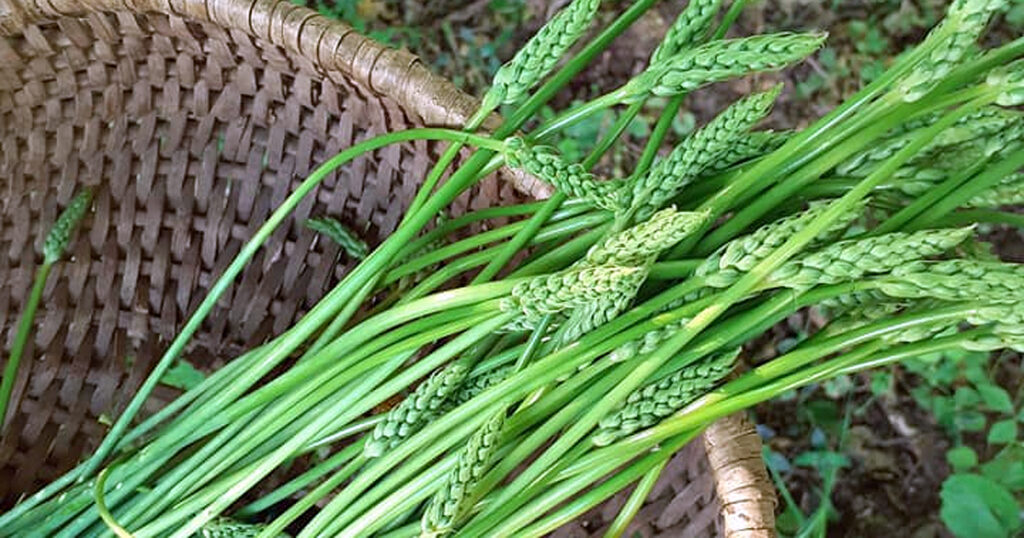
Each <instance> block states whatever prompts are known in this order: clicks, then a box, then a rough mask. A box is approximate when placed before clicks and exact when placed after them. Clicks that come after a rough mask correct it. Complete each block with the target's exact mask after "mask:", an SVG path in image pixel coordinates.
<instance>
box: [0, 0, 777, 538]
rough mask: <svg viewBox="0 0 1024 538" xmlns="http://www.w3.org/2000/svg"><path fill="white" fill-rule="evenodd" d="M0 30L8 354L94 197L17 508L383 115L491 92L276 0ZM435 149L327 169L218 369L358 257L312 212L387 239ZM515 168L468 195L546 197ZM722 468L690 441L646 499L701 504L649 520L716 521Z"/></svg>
mask: <svg viewBox="0 0 1024 538" xmlns="http://www.w3.org/2000/svg"><path fill="white" fill-rule="evenodd" d="M0 37H2V38H3V39H0V282H4V283H6V285H5V286H4V288H3V289H2V290H0V326H2V327H4V328H5V331H4V333H3V334H4V340H3V346H4V352H5V353H4V355H5V357H6V352H7V351H8V350H9V349H10V345H11V343H12V341H13V337H14V333H15V330H16V329H15V326H16V324H17V318H18V315H19V314H20V310H21V304H22V301H23V300H24V298H25V297H26V296H27V294H28V290H29V288H30V286H31V280H32V276H33V272H34V270H35V268H36V266H37V264H38V263H39V262H40V261H41V257H42V255H41V251H42V232H41V230H45V229H48V227H49V225H50V224H51V223H52V222H53V221H54V220H55V218H56V216H57V214H58V213H59V211H60V208H62V207H63V206H64V205H66V203H67V202H68V201H69V200H70V199H71V197H72V196H73V195H74V193H75V192H76V191H77V190H78V189H80V188H81V187H83V186H90V187H92V188H93V190H94V197H95V203H94V206H93V208H94V212H93V213H92V215H91V216H90V217H89V218H87V220H86V221H85V222H84V223H83V226H82V227H81V230H82V231H81V232H80V233H79V235H78V237H77V238H76V239H74V240H73V241H72V243H71V249H70V252H69V255H68V256H67V258H66V259H65V260H64V261H62V262H60V263H58V264H57V265H56V266H55V268H54V272H53V273H52V274H51V275H50V278H49V280H48V283H47V287H46V290H45V292H44V298H43V304H42V305H41V307H40V311H39V314H38V316H37V319H36V324H35V328H34V331H33V335H32V338H31V339H30V341H29V345H28V348H27V349H26V359H25V362H24V363H23V365H22V366H23V367H22V369H21V371H20V373H19V377H18V379H17V381H16V383H15V391H14V402H15V404H14V405H12V406H11V409H10V410H9V415H8V429H7V431H6V433H5V434H4V435H3V437H2V440H0V476H3V477H5V480H0V501H2V504H0V505H2V506H9V505H10V504H12V503H13V502H14V501H15V500H16V499H17V498H18V496H19V495H21V494H24V493H26V492H30V491H33V490H35V489H37V488H38V487H40V486H41V485H42V484H44V483H45V482H47V481H49V480H52V479H54V478H55V477H56V476H58V475H59V474H60V473H61V472H63V471H65V470H67V469H68V468H70V467H71V466H72V465H73V464H74V463H75V462H77V461H78V460H79V459H80V457H81V456H82V455H83V454H85V453H87V452H88V451H90V450H92V449H94V448H95V446H96V445H97V444H98V441H99V439H100V438H101V437H102V435H103V433H104V432H105V427H104V426H102V425H101V422H102V418H101V417H103V416H116V414H117V413H118V412H119V411H120V410H121V409H122V408H123V406H124V405H125V404H126V403H127V401H128V400H129V399H130V396H131V394H132V393H133V392H134V390H135V389H136V388H137V387H138V386H139V385H140V384H141V382H142V380H143V379H144V377H145V374H146V372H148V370H149V369H150V368H151V366H152V365H153V364H154V362H155V360H156V359H157V358H159V356H160V354H161V353H162V351H163V350H164V349H165V347H166V345H167V343H168V342H169V341H170V340H171V339H172V338H173V336H174V334H175V333H176V332H177V330H178V329H179V328H180V326H181V325H182V324H183V323H184V321H185V319H187V316H188V314H190V313H191V312H192V311H193V310H194V308H195V306H196V305H197V304H198V303H199V301H200V300H201V299H202V297H203V296H204V295H205V293H206V289H207V287H208V286H209V285H210V284H211V283H212V282H213V281H214V280H215V278H216V276H217V275H219V274H220V273H221V272H222V271H223V270H224V268H226V266H227V264H228V263H229V262H230V261H231V259H232V258H233V257H234V255H235V254H236V253H237V252H238V250H239V249H240V248H241V246H242V244H243V243H244V241H245V240H246V239H248V238H249V237H251V235H252V234H253V232H254V231H255V229H256V228H257V227H258V226H259V225H260V224H261V223H262V222H263V221H264V220H265V219H266V217H267V216H268V215H269V213H270V212H271V211H272V210H273V208H274V207H276V206H277V205H278V204H279V203H280V202H281V201H282V200H283V199H284V197H285V196H286V195H287V193H288V192H289V191H290V190H291V189H292V188H293V187H294V186H295V185H296V184H297V183H298V182H299V181H300V180H301V179H302V178H303V177H305V175H306V174H308V173H309V172H310V171H311V170H312V169H313V168H314V167H315V166H316V165H317V164H319V163H321V162H323V161H324V160H326V159H327V158H328V157H330V156H331V155H333V154H335V153H337V152H338V151H340V150H342V149H344V148H346V147H349V146H351V145H352V144H353V143H355V142H358V141H359V140H364V139H366V138H369V137H372V136H375V135H377V134H380V133H383V132H388V131H394V130H399V129H404V128H408V127H412V126H418V125H458V124H460V123H461V122H462V121H463V120H464V119H465V118H466V117H467V116H468V114H470V113H471V112H472V110H473V108H474V106H475V104H474V101H473V100H472V99H471V98H469V97H468V96H466V95H464V94H462V93H461V92H458V91H457V90H455V88H454V87H452V86H451V85H450V84H449V83H447V82H445V81H441V80H439V79H437V78H436V77H433V76H432V75H430V74H429V73H428V72H427V71H426V69H425V68H423V66H421V65H420V64H419V63H418V61H417V60H416V59H415V58H414V57H412V56H411V55H409V54H408V53H405V52H403V51H395V50H392V49H387V48H385V47H382V46H380V45H377V44H375V43H373V42H371V41H369V40H367V39H366V38H364V37H362V36H359V35H358V34H355V33H354V32H353V31H352V30H351V29H350V28H348V27H346V26H345V25H342V24H339V23H335V22H331V21H328V20H326V19H324V18H323V17H320V16H319V15H316V14H315V13H313V12H312V11H310V10H308V9H305V8H301V7H297V6H294V5H292V4H290V3H287V2H277V1H274V0H255V1H253V0H240V1H234V0H229V1H220V2H213V1H210V2H206V1H202V0H162V1H161V0H120V1H117V0H90V1H88V2H77V1H72V0H48V1H44V0H38V1H37V2H22V1H21V0H0ZM440 149H441V148H440V146H439V145H437V144H433V143H426V142H415V143H406V144H402V145H394V146H389V147H386V148H383V149H380V150H377V151H375V152H373V153H372V154H368V155H366V156H364V157H361V158H359V159H357V160H355V161H354V162H352V163H351V164H350V165H348V166H346V167H344V168H343V169H342V170H341V171H339V172H338V173H336V174H332V175H331V176H330V177H328V178H327V179H326V180H325V181H324V182H323V183H322V184H321V186H320V187H319V188H318V189H317V190H315V191H314V193H313V194H311V195H310V196H309V197H307V199H306V200H305V201H304V202H303V203H302V204H301V205H300V206H299V208H298V210H297V211H296V213H295V215H294V216H292V217H291V218H289V219H288V220H287V221H286V222H285V223H284V225H282V227H281V229H279V230H278V232H277V233H275V234H274V235H273V236H272V237H271V239H270V240H269V241H268V242H267V244H266V245H265V247H264V248H263V249H261V250H260V251H259V253H258V254H257V255H256V257H255V258H254V260H253V262H252V263H251V264H250V265H249V266H248V267H247V268H246V269H245V270H244V271H243V273H242V275H241V276H240V277H239V279H238V280H237V281H236V282H235V284H234V285H233V286H232V287H231V289H230V290H229V291H228V292H227V293H226V294H225V296H224V297H223V298H222V300H221V301H220V302H219V303H218V305H217V307H216V308H215V309H214V310H213V312H212V313H211V314H210V316H209V318H208V321H207V323H205V324H204V326H203V328H202V329H201V331H200V332H199V333H197V335H196V337H195V338H194V339H193V341H192V343H191V344H190V346H189V348H188V350H187V352H186V356H187V357H188V359H189V360H190V361H191V362H193V363H195V364H197V365H200V366H204V367H215V366H217V365H219V364H221V361H222V360H223V359H225V358H228V357H232V356H235V355H237V354H238V353H239V352H240V351H241V350H243V349H245V348H247V347H250V346H252V345H254V344H256V343H258V342H261V341H264V340H265V339H266V338H267V337H268V336H270V335H274V334H279V333H281V332H282V331H283V330H285V329H286V328H287V327H288V326H290V325H291V324H292V323H293V322H294V320H295V319H296V318H297V316H299V315H301V313H303V312H304V311H305V310H307V309H308V308H309V307H311V306H312V305H313V304H315V303H316V301H317V300H318V299H319V298H320V297H321V296H322V295H323V294H324V293H325V292H326V291H327V290H328V289H330V287H331V286H332V285H333V284H335V283H336V282H337V280H338V279H339V278H340V277H341V276H342V275H343V274H344V273H345V271H346V270H347V268H349V267H351V265H352V264H353V263H354V262H353V261H352V260H348V259H346V258H345V257H344V255H343V254H342V253H341V252H340V251H339V248H338V247H337V246H336V245H334V244H333V243H331V242H329V241H323V240H319V239H317V237H316V234H314V233H313V232H311V231H309V230H306V229H305V228H304V227H303V226H302V222H303V221H304V220H305V219H306V218H307V217H310V216H319V215H331V216H334V217H337V218H339V219H340V220H342V221H343V222H345V223H346V224H347V225H349V226H350V227H351V228H352V229H355V230H358V231H360V232H361V233H362V234H363V235H364V237H365V238H367V239H368V240H369V242H370V243H371V244H375V243H376V242H377V241H378V240H379V238H381V237H384V236H386V235H387V234H388V233H390V232H391V231H392V230H393V229H394V228H395V226H396V225H397V223H398V221H399V219H400V218H401V215H402V214H403V212H404V210H405V208H406V207H407V205H408V203H409V202H410V201H411V199H412V197H413V195H414V194H415V189H416V187H417V183H418V181H419V180H420V179H421V178H423V177H424V175H425V174H426V172H427V170H428V169H429V166H430V165H431V164H432V163H433V160H434V158H435V157H436V156H437V155H438V153H439V150H440ZM513 180H514V181H513V182H515V183H516V186H517V187H518V190H517V189H516V188H513V186H512V183H510V182H507V181H499V180H498V179H497V178H494V177H491V178H488V179H486V180H484V181H483V182H481V183H480V184H479V185H477V186H476V187H474V189H473V190H472V191H470V192H468V193H466V194H465V195H464V196H463V197H462V198H460V200H459V201H458V203H457V204H456V206H457V207H455V208H454V212H455V213H456V214H457V213H461V212H464V211H466V210H467V209H475V208H480V207H487V206H492V205H496V204H499V203H505V204H507V203H517V202H519V201H522V200H524V199H526V198H528V195H525V194H521V192H528V193H530V194H533V195H537V194H540V193H542V192H543V187H542V186H540V185H536V184H534V183H531V179H530V178H528V177H526V178H524V177H522V176H519V177H515V178H513ZM157 396H159V395H157ZM157 400H159V398H157ZM153 405H156V404H155V403H154V404H153ZM707 466H708V463H707V459H706V458H705V457H703V448H702V447H701V446H699V444H692V445H691V447H690V448H688V449H687V451H684V452H682V453H680V455H677V456H676V459H675V460H674V462H673V463H672V464H671V465H670V467H669V469H670V471H669V472H666V473H665V476H666V480H671V484H670V485H669V486H666V485H659V486H658V489H657V490H656V492H655V493H656V494H655V495H652V499H654V503H653V504H650V505H649V506H648V507H647V508H645V512H649V513H654V512H657V511H659V510H661V508H658V507H659V506H662V505H660V504H658V502H661V501H659V500H664V502H663V503H662V504H666V503H668V502H670V501H668V500H665V499H667V498H671V499H679V500H672V501H671V502H679V503H690V506H688V507H687V509H686V510H685V512H686V516H685V517H684V518H681V519H679V520H678V521H675V522H672V523H671V524H668V523H666V524H664V525H655V526H653V527H650V530H651V532H652V533H661V534H664V535H666V536H684V535H685V536H704V535H712V534H714V533H715V532H716V531H714V529H715V528H716V527H715V526H716V525H717V523H716V522H717V521H719V519H720V518H718V517H717V516H716V514H717V513H718V504H717V501H716V500H715V493H714V491H713V487H714V480H712V478H711V475H710V474H708V467H707ZM762 470H763V467H762ZM8 477H9V479H6V478H8ZM672 488H675V489H672ZM684 490H685V491H684ZM670 491H671V493H672V494H671V495H669V494H668V493H667V492H670ZM659 492H660V493H659ZM684 494H685V495H684ZM612 502H613V503H614V500H613V501H612ZM620 502H621V501H620ZM659 513H660V512H659ZM611 517H614V516H611ZM639 519H640V520H642V519H643V518H639ZM609 520H610V518H609ZM581 521H584V519H581ZM639 524H640V525H641V526H642V525H643V524H644V523H643V521H641V522H640V523H639ZM594 525H597V526H599V525H600V523H599V522H597V523H594ZM680 525H681V526H680ZM638 528H639V527H638ZM681 528H685V533H684V534H677V531H678V530H679V529H681ZM580 529H581V528H578V529H577V530H580ZM673 529H674V530H673ZM591 530H592V531H593V530H595V529H591ZM560 532H561V531H560ZM566 532H569V531H568V530H566ZM569 535H572V536H577V535H580V534H578V533H576V532H573V533H572V534H566V536H569Z"/></svg>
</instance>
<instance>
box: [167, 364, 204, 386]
mask: <svg viewBox="0 0 1024 538" xmlns="http://www.w3.org/2000/svg"><path fill="white" fill-rule="evenodd" d="M205 377H206V376H205V375H203V373H202V372H200V371H199V370H196V367H195V366H192V364H191V363H189V362H188V361H186V360H185V359H179V360H177V361H175V362H174V364H173V365H171V367H170V368H168V369H167V372H165V373H164V375H163V377H161V378H160V383H162V384H164V385H167V386H169V387H174V388H176V389H181V390H188V389H190V388H192V387H194V386H196V385H198V384H200V383H202V382H203V379H204V378H205Z"/></svg>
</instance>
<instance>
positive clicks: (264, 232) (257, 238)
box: [80, 128, 500, 476]
mask: <svg viewBox="0 0 1024 538" xmlns="http://www.w3.org/2000/svg"><path fill="white" fill-rule="evenodd" d="M417 139H420V140H422V139H430V140H450V141H457V140H466V141H470V142H472V143H474V144H477V145H480V146H482V147H500V144H499V143H497V142H495V141H493V140H490V139H487V138H483V137H479V136H475V135H471V134H467V133H459V132H456V131H450V130H447V129H434V128H423V129H410V130H408V131H401V132H396V133H388V134H384V135H381V136H378V137H375V138H371V139H369V140H366V141H363V142H360V143H358V144H356V145H354V146H352V147H349V148H347V149H345V150H344V151H342V152H341V153H339V154H338V155H335V156H334V157H332V158H331V159H329V160H327V161H326V162H325V163H324V164H322V165H320V166H319V167H317V169H316V170H314V171H313V173H312V174H310V175H309V177H307V178H306V179H305V180H304V181H303V182H302V183H301V184H300V185H299V186H298V187H297V188H296V189H295V191H293V192H292V193H291V194H290V195H289V196H288V198H287V199H285V201H284V202H283V203H282V204H281V205H280V206H279V207H278V208H277V209H276V210H274V212H273V213H272V214H271V215H270V217H269V218H268V219H267V221H266V222H265V223H264V224H263V225H262V226H260V228H259V230H257V231H256V233H255V234H254V235H253V237H252V238H251V239H250V240H249V241H248V242H246V244H245V246H244V247H242V250H241V251H240V252H239V253H238V255H237V256H236V257H235V259H234V260H233V261H232V262H231V264H230V265H229V266H228V268H227V269H226V270H225V271H224V274H223V275H221V276H220V278H218V279H217V281H216V282H215V283H214V285H213V286H211V287H210V290H209V291H208V292H207V294H206V297H204V298H203V301H202V302H201V303H200V304H199V306H198V307H197V308H196V311H195V313H194V314H192V316H190V317H189V319H188V321H187V322H186V323H185V326H184V327H182V329H181V332H179V333H178V335H177V336H176V337H175V339H174V340H173V341H172V342H171V344H170V346H168V348H167V351H166V352H165V353H164V355H163V356H162V357H161V358H160V360H159V361H158V362H157V364H156V366H154V368H153V370H152V372H151V373H150V375H149V376H148V377H147V378H146V380H145V382H143V384H142V386H141V387H139V390H138V391H137V392H136V393H135V395H134V396H133V397H132V399H131V401H130V402H129V404H128V407H126V408H125V410H124V412H122V413H121V416H120V417H119V418H118V419H117V421H116V422H115V423H114V425H113V427H111V429H110V431H109V432H108V433H107V435H106V436H105V437H104V438H103V442H102V443H101V444H100V446H99V448H97V449H96V452H95V453H94V454H93V455H92V456H91V457H90V458H89V460H88V461H87V463H86V465H85V466H84V467H83V468H82V470H81V475H80V476H89V475H91V474H92V473H93V472H94V471H95V470H96V469H97V468H98V467H99V466H100V465H101V464H102V463H103V461H104V460H105V459H106V458H107V456H109V455H110V453H111V452H113V450H114V448H115V447H116V446H117V443H118V441H120V439H121V436H122V435H123V434H124V432H125V430H126V429H127V428H128V426H129V424H130V423H131V421H132V420H133V419H134V418H135V415H136V414H138V412H139V409H141V408H142V405H143V403H144V402H145V400H146V398H148V397H149V394H150V393H151V392H152V391H153V388H154V387H156V384H157V383H158V382H159V381H160V378H162V377H163V375H164V373H165V372H166V371H167V369H168V368H169V367H170V366H171V363H173V362H174V360H175V359H177V358H178V356H180V355H181V352H182V351H184V349H185V345H186V344H187V343H188V341H189V340H190V339H191V338H192V335H193V334H195V332H196V331H197V330H198V329H199V327H200V325H201V324H202V322H203V320H205V319H206V316H207V315H208V314H209V313H210V311H211V310H212V309H213V306H214V305H215V304H216V303H217V301H218V300H219V299H220V297H221V295H223V294H224V292H225V291H227V289H228V287H230V286H231V284H232V282H233V281H234V279H235V277H237V276H238V274H239V273H241V271H242V269H243V268H244V267H245V266H246V264H248V263H249V261H250V260H251V259H252V257H253V256H254V255H255V254H256V251H257V250H258V249H259V248H260V246H261V245H262V244H263V243H264V242H265V241H266V240H267V238H269V237H270V235H271V234H272V233H273V232H274V230H276V229H277V227H278V226H279V225H280V224H281V222H283V221H284V219H285V218H287V216H288V215H289V214H291V212H292V210H294V209H295V207H296V206H298V204H299V202H301V200H302V199H303V198H305V196H306V194H308V193H309V191H311V190H313V188H314V187H316V186H317V185H318V184H319V183H320V182H321V181H322V180H323V179H324V178H325V177H327V176H328V175H329V174H330V173H331V172H332V171H333V170H334V169H335V168H338V167H339V166H341V165H343V164H345V163H347V162H348V161H350V160H352V159H354V158H355V157H357V156H359V155H361V154H363V153H366V152H368V151H372V150H374V149H377V148H381V147H384V146H387V145H390V144H394V143H397V142H403V141H407V140H417ZM357 287H361V286H357ZM320 304H323V303H320ZM318 306H319V305H318ZM311 314H312V313H311ZM307 317H308V316H307ZM304 319H306V318H304ZM306 327H307V326H305V324H304V323H302V322H301V321H300V323H298V324H296V326H295V327H293V330H294V331H295V333H297V334H302V336H303V338H302V339H303V340H304V339H305V338H304V337H305V336H308V335H307V334H304V333H307V332H312V329H313V328H306ZM289 332H291V331H289ZM300 341H301V340H300ZM282 347H284V346H282ZM282 350H284V349H282ZM287 351H288V352H290V351H291V350H290V349H288V350H287Z"/></svg>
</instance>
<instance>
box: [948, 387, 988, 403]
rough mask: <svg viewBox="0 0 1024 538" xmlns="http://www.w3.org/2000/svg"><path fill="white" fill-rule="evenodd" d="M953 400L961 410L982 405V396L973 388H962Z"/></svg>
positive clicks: (957, 391)
mask: <svg viewBox="0 0 1024 538" xmlns="http://www.w3.org/2000/svg"><path fill="white" fill-rule="evenodd" d="M953 400H954V401H956V406H957V407H959V408H966V407H974V406H976V405H978V404H979V403H981V396H979V395H978V391H976V390H974V389H972V388H971V387H960V388H958V389H956V392H955V393H953Z"/></svg>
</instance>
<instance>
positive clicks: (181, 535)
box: [140, 314, 512, 538]
mask: <svg viewBox="0 0 1024 538" xmlns="http://www.w3.org/2000/svg"><path fill="white" fill-rule="evenodd" d="M511 317H512V314H500V315H496V316H494V317H493V318H491V319H490V320H488V321H484V322H481V323H480V324H479V325H477V326H476V327H474V328H472V329H470V330H468V331H466V332H464V333H463V334H461V335H459V336H458V337H456V338H455V339H453V340H452V341H450V342H448V343H446V344H445V345H443V346H441V347H440V348H439V349H437V350H436V351H434V352H433V353H431V354H430V355H429V356H428V357H427V358H425V359H423V360H422V361H419V362H418V363H417V366H418V367H419V366H423V367H426V366H430V368H431V369H433V368H435V367H436V366H437V364H438V363H439V362H443V361H445V360H448V359H450V358H451V357H452V356H453V355H454V354H456V353H459V352H461V351H463V350H465V349H466V347H468V346H469V345H471V344H472V343H474V342H476V341H477V340H479V339H480V338H482V337H484V336H486V335H488V334H489V333H491V332H492V331H494V330H496V329H497V328H498V327H500V326H502V325H504V324H505V323H507V322H508V321H509V320H510V319H511ZM358 409H359V408H358V407H356V406H353V405H352V403H351V402H350V403H347V405H346V406H343V407H342V406H339V409H338V411H341V410H344V413H346V414H352V413H355V415H353V416H352V418H355V416H358V414H361V413H362V412H363V411H362V410H358ZM331 420H334V417H333V416H331V415H330V414H327V415H325V416H323V417H320V418H318V419H317V420H315V421H314V422H313V423H311V424H310V425H309V426H308V427H307V428H304V429H303V432H301V433H300V434H299V435H296V436H295V437H293V438H292V439H291V440H289V441H288V443H286V444H285V445H283V446H281V447H280V448H279V449H277V450H275V451H274V453H273V454H272V455H271V456H270V457H268V458H267V459H266V460H264V461H263V462H261V463H260V465H259V466H258V467H257V468H256V469H255V470H254V471H253V472H252V473H251V474H250V475H249V476H246V477H245V478H244V479H243V480H240V481H239V482H238V483H237V484H235V485H233V486H232V487H231V489H230V491H228V492H225V493H226V494H225V495H224V496H222V497H221V498H219V499H217V501H215V502H213V503H211V504H210V505H209V506H207V507H206V508H204V509H203V511H202V512H200V513H199V514H197V515H196V516H195V517H193V518H192V519H191V520H190V521H189V522H188V523H186V524H185V525H184V526H183V527H182V528H181V529H179V530H178V531H176V532H175V533H174V535H172V538H187V537H188V536H189V535H191V534H192V533H193V532H195V531H197V530H198V529H199V528H200V527H201V526H202V525H203V524H204V523H206V522H207V521H209V520H210V519H211V518H212V517H214V516H216V515H217V514H219V513H221V512H222V511H223V510H225V509H226V508H227V507H228V506H229V505H230V504H231V503H232V502H234V501H235V499H237V498H238V497H239V496H240V495H241V494H242V493H243V492H245V491H248V490H249V489H250V488H252V486H254V485H255V484H256V483H257V482H258V481H259V480H260V479H262V477H264V476H266V475H267V474H268V473H269V472H271V471H273V470H274V468H275V467H276V466H277V465H278V464H280V463H281V462H282V461H283V460H284V459H285V458H287V457H288V456H289V455H291V454H292V453H294V452H295V451H296V450H298V449H299V448H301V447H302V445H303V444H305V443H306V442H307V441H309V440H310V439H312V437H313V436H315V435H316V434H317V433H318V432H319V431H320V430H321V429H322V428H323V427H324V426H326V424H327V423H328V422H329V421H331ZM140 538H143V537H142V536H140Z"/></svg>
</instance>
